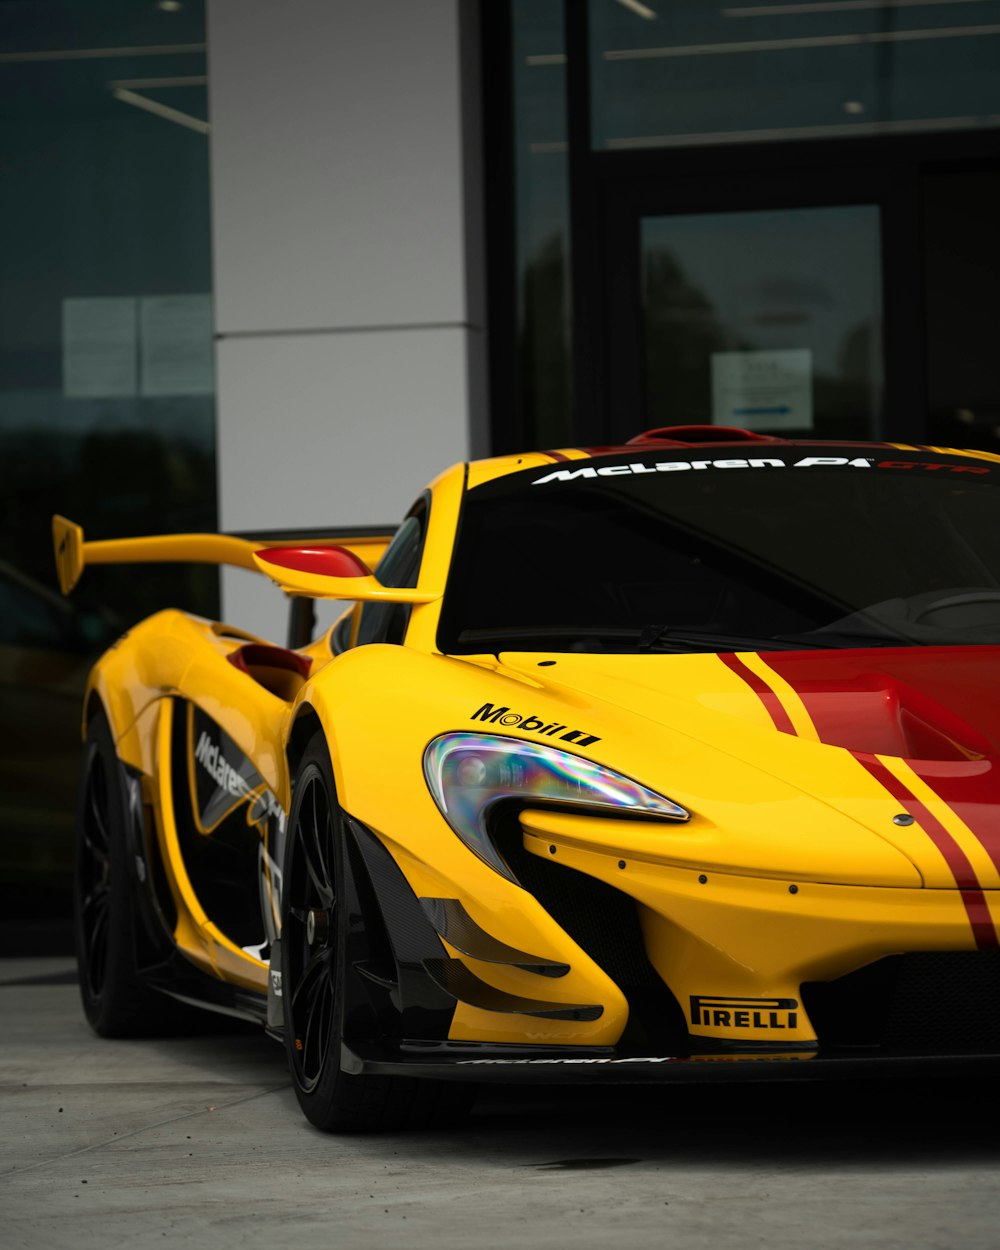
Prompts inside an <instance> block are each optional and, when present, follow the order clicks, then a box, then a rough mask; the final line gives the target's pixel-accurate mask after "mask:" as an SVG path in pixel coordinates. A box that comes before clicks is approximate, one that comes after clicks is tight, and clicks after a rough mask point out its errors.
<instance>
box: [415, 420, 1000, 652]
mask: <svg viewBox="0 0 1000 1250" xmlns="http://www.w3.org/2000/svg"><path fill="white" fill-rule="evenodd" d="M747 451H748V449H746V448H743V447H725V448H722V447H716V448H711V449H705V448H697V449H695V448H683V449H680V448H677V449H675V448H670V449H668V450H663V449H654V450H652V451H650V449H648V448H643V449H641V450H640V449H635V450H632V451H631V452H630V453H628V454H615V455H607V456H595V458H594V459H592V460H572V461H565V462H562V463H557V464H553V465H552V466H551V467H549V466H545V467H543V468H534V469H529V470H523V471H520V472H518V473H515V474H511V475H509V476H506V477H502V478H498V479H495V480H493V481H490V482H487V483H484V484H483V485H480V486H476V487H474V488H472V489H471V490H469V491H468V492H467V494H466V499H465V503H464V506H463V513H462V517H461V523H460V527H459V533H458V536H457V541H456V548H455V553H454V558H453V562H452V568H451V572H450V575H449V581H448V590H447V593H446V595H445V599H444V604H443V607H442V614H441V623H440V628H439V636H438V644H439V646H440V648H441V650H442V651H445V652H451V653H465V654H470V653H476V652H484V651H494V652H495V651H501V650H521V651H538V650H550V651H732V650H739V649H744V650H747V649H750V650H766V649H778V648H782V649H784V648H790V649H802V648H807V647H871V646H900V645H951V644H984V643H986V644H1000V489H998V486H1000V465H997V464H996V463H994V462H991V461H987V460H984V459H978V458H975V457H972V456H963V455H961V454H946V453H935V452H932V451H930V452H917V451H913V452H904V451H897V450H895V449H893V448H889V447H886V448H884V449H883V448H878V447H873V446H871V445H867V446H858V447H853V446H851V447H845V446H842V445H839V444H838V445H832V446H817V445H816V444H811V445H809V444H787V443H786V444H774V445H773V446H767V447H764V448H763V449H761V448H759V446H755V447H753V448H752V449H749V455H748V454H747ZM740 452H743V453H744V454H743V456H742V457H741V456H740V454H739V453H740ZM819 453H822V454H819Z"/></svg>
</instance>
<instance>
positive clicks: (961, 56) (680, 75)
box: [589, 0, 1000, 148]
mask: <svg viewBox="0 0 1000 1250" xmlns="http://www.w3.org/2000/svg"><path fill="white" fill-rule="evenodd" d="M589 16H590V38H591V91H592V99H593V104H592V111H593V145H594V147H596V148H630V147H655V146H686V145H690V144H702V143H733V142H754V141H770V140H774V139H784V138H827V137H835V136H840V135H851V134H862V135H865V134H893V133H899V132H906V131H941V130H968V129H972V128H976V127H995V126H996V125H997V124H998V123H1000V107H998V106H1000V78H998V70H1000V3H997V0H960V2H959V3H955V2H954V0H941V3H933V0H885V2H884V3H880V2H879V0H790V2H789V3H778V4H754V3H744V2H742V0H738V2H736V3H725V2H723V3H721V4H706V3H704V0H670V2H669V3H667V0H642V3H640V2H639V0H590V5H589Z"/></svg>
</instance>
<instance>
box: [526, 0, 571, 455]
mask: <svg viewBox="0 0 1000 1250" xmlns="http://www.w3.org/2000/svg"><path fill="white" fill-rule="evenodd" d="M511 23H512V45H513V67H512V69H513V74H512V78H513V86H514V162H515V166H514V168H515V173H514V176H515V186H516V201H515V213H516V222H517V230H516V248H517V258H516V263H517V281H518V294H517V334H518V357H519V360H520V369H519V379H520V402H521V409H522V413H523V417H524V426H525V430H526V444H527V445H528V446H539V447H561V446H564V445H565V444H566V443H568V442H571V441H572V419H571V415H570V399H569V394H570V356H569V347H570V308H569V306H570V301H569V156H568V152H567V142H566V138H567V134H566V64H565V61H566V58H565V55H564V51H565V41H564V36H563V0H513V3H512V5H511Z"/></svg>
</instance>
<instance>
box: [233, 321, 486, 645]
mask: <svg viewBox="0 0 1000 1250" xmlns="http://www.w3.org/2000/svg"><path fill="white" fill-rule="evenodd" d="M467 360H468V352H467V342H466V334H465V332H464V331H462V330H435V329H427V330H406V331H396V332H388V331H381V332H375V333H364V332H358V333H349V334H310V335H294V336H289V337H285V336H281V335H278V336H273V337H269V338H263V339H242V338H237V339H228V340H223V341H222V342H221V343H219V345H218V350H217V368H218V377H219V388H220V394H221V395H223V396H224V397H225V409H224V411H225V422H226V430H227V436H226V441H225V446H224V454H223V455H222V456H220V459H219V510H220V516H221V517H222V518H223V528H224V529H226V530H255V529H258V530H259V529H263V530H270V529H294V528H297V527H301V528H305V529H314V528H321V527H324V526H341V525H376V524H386V523H388V524H392V525H395V524H397V523H398V522H399V521H400V520H401V519H402V517H403V514H404V513H405V512H406V510H407V509H408V508H409V506H410V504H411V503H412V502H413V501H414V499H416V497H417V495H418V494H419V492H420V491H421V490H422V489H423V487H424V486H425V485H426V484H427V483H428V482H429V481H430V480H431V479H432V478H433V477H435V476H436V475H437V474H438V473H439V472H441V471H442V470H443V469H445V468H447V467H448V466H449V465H451V464H454V463H455V462H456V461H459V460H462V459H464V458H465V456H466V449H467V447H468V431H467V411H468V395H467V386H468V363H467ZM223 614H224V616H225V618H226V619H227V620H229V621H231V622H232V623H233V624H237V625H243V626H244V627H245V628H248V629H252V630H254V631H256V632H258V633H262V634H265V635H266V636H267V637H270V638H273V639H275V640H276V641H281V640H282V639H283V638H284V634H285V606H284V604H283V602H282V600H281V597H280V595H279V594H278V592H277V590H276V589H275V588H274V587H273V586H272V585H271V583H270V582H267V581H266V580H265V579H262V578H256V577H254V576H253V575H252V574H245V575H244V574H241V573H240V572H239V571H238V570H236V571H233V572H232V573H230V572H229V571H227V572H226V574H225V576H224V579H223Z"/></svg>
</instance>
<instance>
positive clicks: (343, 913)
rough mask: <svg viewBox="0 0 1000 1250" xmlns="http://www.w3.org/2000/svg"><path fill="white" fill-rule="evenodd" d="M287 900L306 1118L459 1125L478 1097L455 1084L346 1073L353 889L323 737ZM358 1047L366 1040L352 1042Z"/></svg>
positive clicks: (308, 783)
mask: <svg viewBox="0 0 1000 1250" xmlns="http://www.w3.org/2000/svg"><path fill="white" fill-rule="evenodd" d="M292 793H293V799H292V807H291V812H290V813H289V820H288V833H287V837H286V842H285V863H284V873H283V876H282V899H281V973H282V990H283V1003H284V1038H285V1050H286V1053H287V1056H288V1066H289V1070H290V1071H291V1075H292V1083H293V1085H294V1088H295V1093H296V1096H297V1098H298V1101H299V1106H300V1107H301V1108H302V1111H303V1113H304V1114H305V1117H306V1119H307V1120H309V1122H310V1123H311V1124H314V1125H315V1126H316V1127H317V1128H319V1129H322V1130H323V1131H324V1132H328V1133H364V1132H377V1131H379V1130H385V1129H394V1128H406V1127H410V1128H414V1127H425V1126H427V1125H431V1124H436V1125H441V1124H454V1123H455V1122H456V1121H458V1120H461V1119H462V1118H463V1117H464V1116H465V1115H466V1114H467V1113H468V1111H469V1110H470V1109H471V1106H472V1102H473V1100H474V1098H475V1090H474V1088H472V1087H471V1086H470V1087H466V1086H464V1085H462V1084H454V1083H449V1082H438V1081H427V1080H416V1079H412V1078H408V1077H398V1076H390V1077H383V1076H368V1075H360V1074H357V1073H349V1072H345V1071H344V1070H343V1068H342V1067H341V1064H340V1059H341V1043H342V1042H343V1041H344V1016H345V1012H344V1003H345V984H346V979H347V977H348V976H352V975H353V976H356V975H357V974H355V973H353V972H352V971H351V970H350V968H349V965H348V960H347V958H346V952H347V944H348V912H349V911H351V910H354V908H353V907H349V906H347V905H346V903H347V900H348V897H349V892H350V889H351V882H350V878H349V875H348V874H349V869H348V856H347V850H346V838H347V837H348V834H347V831H346V829H345V827H344V823H343V820H342V817H341V813H340V807H339V805H338V803H337V796H336V787H335V785H334V779H333V770H332V768H331V766H330V757H329V753H328V751H327V747H326V743H325V740H324V738H323V736H322V735H316V736H315V737H314V738H313V739H312V741H311V742H310V744H309V746H308V747H307V749H306V751H305V753H304V755H303V757H302V760H301V763H300V765H299V767H298V770H297V772H296V775H295V779H294V782H293V791H292ZM352 1040H362V1039H352Z"/></svg>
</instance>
